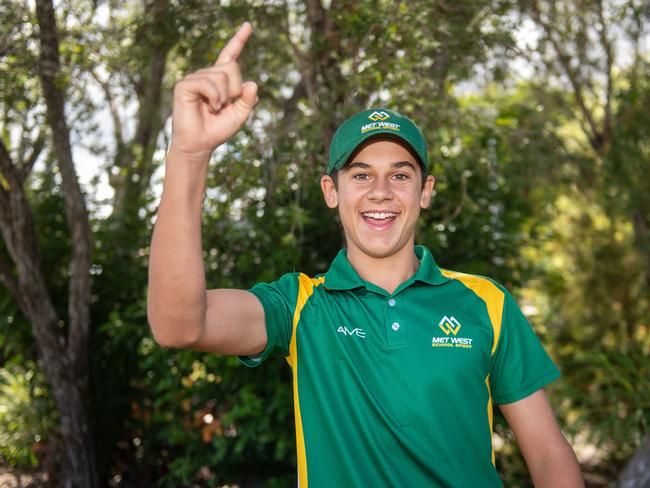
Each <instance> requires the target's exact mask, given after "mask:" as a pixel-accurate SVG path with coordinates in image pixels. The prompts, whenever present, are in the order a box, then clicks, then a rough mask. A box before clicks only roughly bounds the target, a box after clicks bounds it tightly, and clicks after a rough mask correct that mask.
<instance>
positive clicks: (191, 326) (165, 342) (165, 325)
mask: <svg viewBox="0 0 650 488" xmlns="http://www.w3.org/2000/svg"><path fill="white" fill-rule="evenodd" d="M147 320H148V322H149V328H150V329H151V333H152V335H153V338H154V340H155V341H156V343H157V344H158V345H159V346H162V347H166V348H170V349H191V348H192V346H193V345H194V344H196V343H197V342H198V341H199V340H200V338H201V331H202V327H201V326H200V325H198V321H196V320H188V318H187V317H168V316H163V315H162V314H159V313H156V312H155V311H152V310H151V309H150V308H149V309H148V310H147Z"/></svg>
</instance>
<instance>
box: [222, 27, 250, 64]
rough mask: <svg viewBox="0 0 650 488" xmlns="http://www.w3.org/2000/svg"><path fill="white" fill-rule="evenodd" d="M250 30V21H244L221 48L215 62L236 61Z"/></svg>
mask: <svg viewBox="0 0 650 488" xmlns="http://www.w3.org/2000/svg"><path fill="white" fill-rule="evenodd" d="M252 32H253V26H252V25H251V24H250V22H244V23H243V24H242V26H241V27H240V28H239V30H238V31H237V33H236V34H235V35H234V36H232V38H231V39H230V40H229V41H228V44H226V45H225V46H224V48H223V49H222V50H221V52H220V53H219V57H218V58H217V62H216V63H215V64H221V63H229V62H231V61H236V60H237V58H238V57H239V54H240V53H241V52H242V49H244V46H245V45H246V41H248V38H249V37H250V36H251V34H252Z"/></svg>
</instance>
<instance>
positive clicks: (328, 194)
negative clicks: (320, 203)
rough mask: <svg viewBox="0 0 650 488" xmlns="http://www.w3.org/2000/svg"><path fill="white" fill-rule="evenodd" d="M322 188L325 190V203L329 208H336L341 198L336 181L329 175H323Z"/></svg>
mask: <svg viewBox="0 0 650 488" xmlns="http://www.w3.org/2000/svg"><path fill="white" fill-rule="evenodd" d="M320 187H321V190H323V196H324V197H325V203H326V204H327V206H328V207H329V208H336V207H337V206H338V204H339V197H338V194H337V192H336V188H335V187H334V181H333V180H332V177H331V176H329V175H323V176H322V177H321V179H320Z"/></svg>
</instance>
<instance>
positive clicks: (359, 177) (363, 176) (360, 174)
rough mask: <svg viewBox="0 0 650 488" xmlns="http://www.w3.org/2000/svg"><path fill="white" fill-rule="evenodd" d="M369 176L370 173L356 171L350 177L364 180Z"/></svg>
mask: <svg viewBox="0 0 650 488" xmlns="http://www.w3.org/2000/svg"><path fill="white" fill-rule="evenodd" d="M369 178H370V175H368V174H367V173H356V174H354V175H352V179H353V180H357V181H366V180H367V179H369Z"/></svg>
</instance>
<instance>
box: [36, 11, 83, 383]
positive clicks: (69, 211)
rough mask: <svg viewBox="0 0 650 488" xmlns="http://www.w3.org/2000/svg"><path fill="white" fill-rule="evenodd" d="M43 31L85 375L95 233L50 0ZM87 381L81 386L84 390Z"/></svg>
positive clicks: (71, 335)
mask: <svg viewBox="0 0 650 488" xmlns="http://www.w3.org/2000/svg"><path fill="white" fill-rule="evenodd" d="M36 15H37V18H38V26H39V37H40V59H39V64H38V74H39V78H40V81H41V87H42V90H43V96H44V98H45V104H46V107H47V120H48V124H49V126H50V128H51V129H52V138H53V152H54V154H55V156H56V159H57V163H58V167H59V171H60V173H61V182H62V186H63V197H64V205H65V212H66V217H67V221H68V227H69V229H70V234H71V242H72V251H71V257H70V283H69V289H68V295H69V299H68V319H69V324H70V327H69V329H68V346H69V351H68V352H69V355H70V359H71V361H72V363H73V368H74V370H75V371H76V373H77V374H78V376H79V378H83V379H85V381H87V361H88V329H89V322H90V312H89V304H90V272H89V269H90V262H91V252H92V238H91V232H90V225H89V222H88V211H87V210H86V202H85V199H84V195H83V193H82V191H81V187H80V185H79V181H78V179H77V174H76V171H75V167H74V161H73V159H72V149H71V146H70V133H69V129H68V126H67V123H66V119H65V110H64V100H65V93H64V89H63V87H62V83H61V79H62V77H61V69H60V61H59V39H58V33H57V26H56V17H55V14H54V7H53V5H52V0H38V1H37V2H36ZM86 389H87V384H84V385H83V387H82V390H83V391H86Z"/></svg>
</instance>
